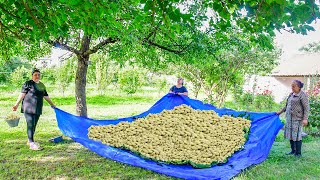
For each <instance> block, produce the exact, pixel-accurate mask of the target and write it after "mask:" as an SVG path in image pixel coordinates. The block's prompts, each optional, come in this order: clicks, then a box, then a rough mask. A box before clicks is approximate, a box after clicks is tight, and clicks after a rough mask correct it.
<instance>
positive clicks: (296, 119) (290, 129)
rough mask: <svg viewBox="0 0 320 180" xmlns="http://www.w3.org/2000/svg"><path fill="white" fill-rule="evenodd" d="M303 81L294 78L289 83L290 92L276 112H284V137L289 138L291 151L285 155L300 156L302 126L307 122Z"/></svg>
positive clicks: (307, 112) (307, 101)
mask: <svg viewBox="0 0 320 180" xmlns="http://www.w3.org/2000/svg"><path fill="white" fill-rule="evenodd" d="M302 87H303V83H302V82H301V81H298V80H294V81H293V82H292V84H291V88H292V93H290V95H289V97H288V99H287V104H286V106H285V107H284V108H283V109H282V110H281V111H279V112H278V113H277V114H278V115H280V114H281V113H283V112H286V126H285V131H284V136H285V138H287V139H289V140H290V145H291V152H289V153H287V155H295V156H296V157H301V146H302V135H301V133H302V128H303V126H304V125H307V124H308V115H309V100H308V96H307V95H306V93H305V92H303V91H302V90H301V88H302Z"/></svg>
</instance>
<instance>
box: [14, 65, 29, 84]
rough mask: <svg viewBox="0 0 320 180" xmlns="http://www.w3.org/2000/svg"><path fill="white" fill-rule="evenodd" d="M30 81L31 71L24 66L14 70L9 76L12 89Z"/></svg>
mask: <svg viewBox="0 0 320 180" xmlns="http://www.w3.org/2000/svg"><path fill="white" fill-rule="evenodd" d="M29 79H31V71H30V70H29V69H27V68H25V67H24V66H20V67H18V68H16V69H15V70H14V71H13V73H12V74H11V78H10V80H11V85H12V86H14V87H20V86H22V84H23V83H24V82H25V81H27V80H29Z"/></svg>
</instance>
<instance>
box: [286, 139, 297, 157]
mask: <svg viewBox="0 0 320 180" xmlns="http://www.w3.org/2000/svg"><path fill="white" fill-rule="evenodd" d="M290 146H291V152H289V153H286V155H295V154H296V150H295V149H296V142H294V141H292V140H290Z"/></svg>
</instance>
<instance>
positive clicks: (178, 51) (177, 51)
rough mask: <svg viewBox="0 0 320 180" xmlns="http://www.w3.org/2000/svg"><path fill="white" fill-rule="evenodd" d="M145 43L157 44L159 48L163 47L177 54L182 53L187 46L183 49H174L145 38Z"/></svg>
mask: <svg viewBox="0 0 320 180" xmlns="http://www.w3.org/2000/svg"><path fill="white" fill-rule="evenodd" d="M144 43H147V44H149V45H151V46H155V47H157V48H160V49H163V50H166V51H169V52H172V53H175V54H181V53H182V52H183V51H184V50H185V49H186V48H184V49H182V50H174V49H170V48H168V47H165V46H163V45H160V44H157V43H155V42H152V41H150V40H145V41H144Z"/></svg>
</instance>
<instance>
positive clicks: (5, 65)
mask: <svg viewBox="0 0 320 180" xmlns="http://www.w3.org/2000/svg"><path fill="white" fill-rule="evenodd" d="M19 66H24V67H25V68H27V69H31V67H32V65H31V64H30V63H28V62H26V61H24V60H23V59H22V58H19V57H12V58H10V60H4V61H1V60H0V83H9V81H10V76H11V73H12V72H13V71H14V70H15V69H16V68H17V67H19Z"/></svg>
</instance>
